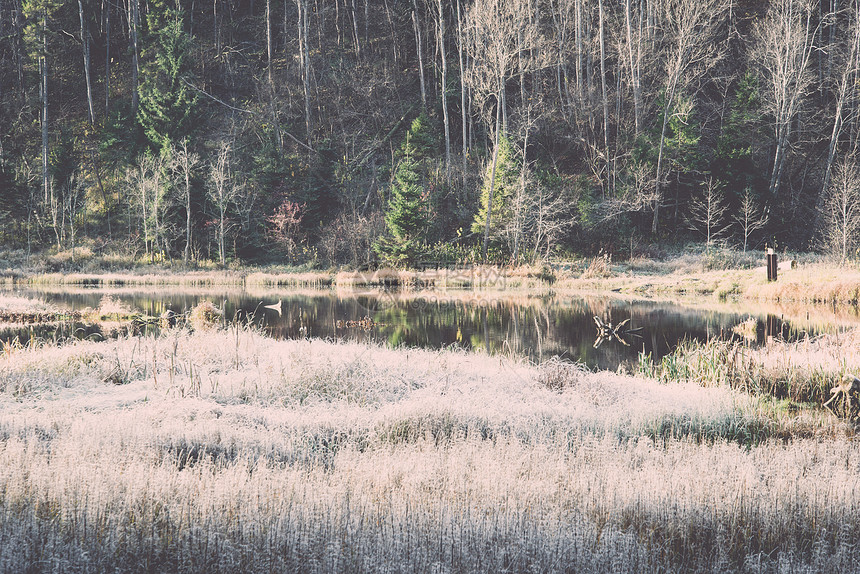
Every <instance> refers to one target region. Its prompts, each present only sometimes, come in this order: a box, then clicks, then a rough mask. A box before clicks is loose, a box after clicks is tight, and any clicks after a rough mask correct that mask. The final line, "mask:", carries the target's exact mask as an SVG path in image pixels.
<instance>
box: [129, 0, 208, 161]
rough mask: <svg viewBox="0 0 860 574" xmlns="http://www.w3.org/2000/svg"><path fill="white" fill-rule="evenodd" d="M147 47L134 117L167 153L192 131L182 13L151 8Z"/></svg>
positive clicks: (192, 102) (188, 47) (191, 99)
mask: <svg viewBox="0 0 860 574" xmlns="http://www.w3.org/2000/svg"><path fill="white" fill-rule="evenodd" d="M147 22H148V24H149V29H150V38H149V42H150V47H149V49H148V50H147V51H146V55H147V56H149V57H150V58H151V60H150V61H149V62H148V64H146V67H145V68H144V69H145V73H144V74H143V81H142V83H141V85H140V107H139V109H138V113H137V118H138V122H139V123H140V125H141V127H142V128H143V132H144V134H145V135H146V137H147V139H148V140H149V142H150V143H151V144H152V146H153V147H154V148H157V149H160V150H166V149H167V148H169V146H170V145H171V144H172V143H175V142H178V141H180V140H181V139H182V138H183V137H185V136H187V135H189V134H190V133H191V132H192V131H193V129H194V122H195V120H196V119H197V113H196V112H197V109H196V108H197V101H198V96H197V94H196V93H195V92H194V91H193V90H192V89H191V88H190V87H189V86H188V84H187V83H186V78H187V77H188V76H189V75H190V73H191V38H190V37H189V36H188V34H187V33H186V32H185V30H184V29H183V27H182V13H181V12H178V11H175V10H171V9H164V11H161V10H159V9H158V7H157V6H154V7H153V9H152V12H151V13H150V14H149V17H148V19H147Z"/></svg>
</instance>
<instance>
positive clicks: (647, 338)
mask: <svg viewBox="0 0 860 574" xmlns="http://www.w3.org/2000/svg"><path fill="white" fill-rule="evenodd" d="M107 292H108V291H105V290H92V291H88V290H81V291H80V292H76V293H72V294H68V295H66V296H62V294H60V293H55V294H53V295H51V296H43V297H41V298H47V299H48V300H49V302H52V303H55V304H57V305H61V306H64V307H67V308H68V307H71V308H73V309H78V310H80V309H83V308H84V307H97V306H98V304H99V302H100V301H101V298H102V296H103V295H104V294H106V293H107ZM110 293H111V295H112V296H113V297H115V298H117V299H119V300H120V301H122V302H123V303H125V304H127V305H128V306H130V307H131V308H133V309H135V310H138V311H141V312H143V313H145V314H148V315H152V316H158V315H160V314H161V313H162V312H164V311H166V310H167V309H171V310H173V311H175V312H177V313H182V312H184V311H187V310H188V309H191V308H192V307H194V306H195V305H197V304H198V303H200V302H201V301H204V300H206V301H211V302H212V303H214V304H216V305H217V306H219V307H221V306H222V305H223V306H224V311H225V316H226V317H227V318H228V319H232V318H234V317H236V318H238V319H239V320H242V321H247V322H251V323H254V324H255V325H258V326H260V327H262V328H264V329H265V330H266V332H268V333H270V334H271V336H273V337H276V338H301V337H307V336H311V337H321V338H333V339H349V340H356V341H376V342H381V343H385V344H388V345H392V346H397V345H407V346H420V347H431V348H439V347H442V346H450V345H458V346H461V347H464V348H467V349H485V350H487V351H489V352H490V353H500V354H511V355H514V356H518V357H527V358H529V359H532V360H536V361H538V360H541V359H546V358H549V357H551V356H554V355H558V356H561V357H563V358H566V359H569V360H573V361H581V362H584V363H586V364H587V365H589V366H591V367H596V368H601V369H613V370H614V369H616V368H617V367H618V366H619V365H622V364H625V365H627V366H628V367H629V366H632V365H633V364H635V362H636V360H637V357H638V354H639V352H645V353H651V354H652V355H653V356H654V358H655V359H659V358H660V357H662V356H663V355H665V354H666V353H668V352H670V351H671V350H672V349H673V348H674V347H675V346H676V345H677V343H678V342H679V341H680V340H682V339H685V338H686V339H696V340H706V339H707V338H708V337H713V336H720V335H724V336H729V333H731V329H732V327H734V326H735V325H736V324H737V323H738V322H740V321H741V320H742V319H744V318H746V316H747V313H743V314H739V313H731V312H724V311H720V310H704V311H703V310H693V309H689V308H685V307H682V306H680V305H674V304H667V303H657V302H635V303H633V302H626V301H620V300H614V299H608V298H605V297H599V296H588V297H564V296H556V297H552V298H540V297H528V296H524V295H519V296H516V297H497V298H492V296H491V295H488V294H486V293H474V292H467V291H464V292H461V293H458V292H454V293H452V296H451V298H449V299H436V298H434V296H432V295H430V296H416V295H414V294H409V293H400V292H393V291H389V292H385V293H382V294H381V296H376V297H374V296H371V295H369V294H366V293H365V294H360V295H350V296H344V294H338V293H335V292H332V291H318V292H314V291H309V290H304V291H302V292H300V293H297V292H293V291H285V290H275V291H271V292H265V291H264V292H253V293H250V294H249V293H245V292H242V291H237V290H218V289H208V290H206V291H194V290H177V291H172V290H169V289H154V290H152V291H149V292H147V291H143V290H140V289H138V290H134V291H129V292H116V291H115V290H114V291H110ZM378 295H379V294H378ZM36 296H38V294H37V295H36ZM476 297H481V298H480V299H478V298H476ZM278 299H282V307H281V308H282V315H281V316H278V314H277V312H275V311H273V310H271V309H266V308H265V305H268V304H271V303H274V302H276V301H277V300H278ZM366 316H367V317H369V318H370V319H371V320H372V323H373V324H374V327H373V328H372V329H369V330H368V329H362V328H357V327H352V328H349V327H345V326H344V325H346V324H347V322H348V321H360V320H361V319H362V318H364V317H366ZM595 316H598V317H600V318H601V319H602V320H604V321H611V322H612V323H613V324H618V323H620V322H622V321H624V320H625V319H629V323H628V324H627V326H628V327H629V328H638V327H642V328H643V330H642V332H641V335H642V337H643V338H642V339H641V340H638V339H637V340H635V341H629V342H630V343H631V344H630V347H625V346H624V345H622V344H620V343H618V342H615V341H607V342H605V343H604V344H603V345H600V346H599V348H597V349H595V348H594V337H595V323H594V320H593V317H595ZM759 320H760V325H759V327H760V328H759V333H760V335H761V336H762V339H763V338H764V335H765V332H766V331H767V329H766V326H767V325H766V317H765V315H761V317H760V318H759ZM338 322H341V327H340V328H339V327H338ZM773 322H774V321H773V319H772V320H771V323H773ZM779 324H780V327H779V329H780V331H781V332H782V331H784V330H785V329H786V327H785V326H784V325H785V324H784V322H782V321H781V318H780V322H779ZM40 328H41V331H39V333H38V334H37V335H36V336H37V337H39V338H41V339H42V340H51V339H52V338H53V337H55V336H57V335H55V334H54V331H51V329H52V328H53V329H56V327H51V326H41V327H40ZM66 329H67V330H66V331H61V332H60V336H64V337H65V336H69V335H70V333H69V331H68V328H66ZM25 331H26V329H25ZM772 331H773V327H771V330H770V332H772ZM95 332H98V328H97V327H92V328H90V330H88V331H86V332H84V333H85V334H84V336H86V335H90V334H92V333H95ZM4 337H5V335H3V334H0V338H4ZM12 337H14V334H13V335H12Z"/></svg>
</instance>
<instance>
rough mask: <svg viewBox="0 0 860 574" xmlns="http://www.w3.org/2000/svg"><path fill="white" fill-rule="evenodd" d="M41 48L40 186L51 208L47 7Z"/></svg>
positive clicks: (46, 203) (43, 15) (44, 11)
mask: <svg viewBox="0 0 860 574" xmlns="http://www.w3.org/2000/svg"><path fill="white" fill-rule="evenodd" d="M41 33H42V37H41V40H42V46H41V48H42V50H41V52H42V53H41V54H39V79H40V82H39V96H40V98H41V100H42V114H41V115H42V117H41V120H42V187H43V189H44V191H45V205H46V206H47V207H48V208H51V206H52V204H53V203H54V202H53V199H54V198H53V193H51V181H50V176H49V174H48V157H49V149H48V60H47V57H48V36H47V35H48V9H47V8H44V9H43V11H42V30H41Z"/></svg>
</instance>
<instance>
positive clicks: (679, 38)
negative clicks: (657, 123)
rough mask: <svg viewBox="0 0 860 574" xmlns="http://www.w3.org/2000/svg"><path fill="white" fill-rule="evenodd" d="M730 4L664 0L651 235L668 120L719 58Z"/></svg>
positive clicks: (709, 0)
mask: <svg viewBox="0 0 860 574" xmlns="http://www.w3.org/2000/svg"><path fill="white" fill-rule="evenodd" d="M731 5H732V2H731V0H730V1H729V2H725V1H724V0H696V1H691V0H666V2H665V5H664V10H665V30H664V34H665V36H666V40H667V41H668V46H669V47H668V51H667V54H666V66H665V70H664V72H665V84H664V85H663V86H662V90H663V92H664V103H663V120H662V127H661V129H660V143H659V145H658V149H657V176H656V178H655V185H654V189H655V193H654V195H655V199H654V219H653V221H652V223H651V231H652V232H654V233H656V232H657V224H658V221H659V214H660V203H661V202H662V195H663V190H662V183H663V177H664V174H663V154H664V151H665V145H666V136H667V128H668V127H669V120H670V119H671V117H672V114H673V113H674V112H675V107H676V104H677V100H678V98H679V97H680V96H681V95H683V94H684V92H686V91H687V90H688V88H689V87H690V86H691V85H693V82H694V81H695V80H696V79H697V77H698V75H699V74H700V73H702V72H704V71H706V70H708V69H709V68H711V67H712V66H713V65H714V64H716V63H717V62H718V61H719V60H720V59H721V58H722V50H721V46H720V44H719V43H718V42H717V41H716V36H717V35H716V32H717V30H718V28H719V26H720V25H721V24H722V23H723V21H724V19H725V16H726V14H727V12H728V9H729V7H730V6H731Z"/></svg>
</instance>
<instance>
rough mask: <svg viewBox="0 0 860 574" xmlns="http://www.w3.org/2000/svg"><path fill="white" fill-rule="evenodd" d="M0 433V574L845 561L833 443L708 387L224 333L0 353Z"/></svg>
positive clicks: (841, 430)
mask: <svg viewBox="0 0 860 574" xmlns="http://www.w3.org/2000/svg"><path fill="white" fill-rule="evenodd" d="M0 413H2V416H0V540H2V544H0V571H24V570H27V569H29V570H30V571H102V570H107V569H112V570H113V569H117V570H119V571H132V572H144V571H185V572H196V571H209V572H270V571H302V572H335V571H337V572H439V571H448V572H500V571H511V572H525V571H539V572H554V571H570V572H664V571H667V570H668V571H680V570H683V571H699V572H726V571H741V570H746V571H761V572H776V571H784V570H786V569H789V570H794V571H798V570H802V569H804V568H806V569H812V570H818V571H821V570H827V571H832V572H840V571H844V572H847V571H852V570H853V569H854V566H855V565H856V563H857V560H858V559H860V549H858V548H857V547H856V545H855V544H854V542H853V541H854V540H856V539H857V536H858V535H860V513H858V509H860V488H858V487H860V479H858V478H857V473H856V469H857V468H860V447H858V445H857V444H856V443H855V442H854V441H852V440H850V439H849V438H848V436H849V435H851V434H852V431H851V429H850V427H848V426H846V425H844V424H842V423H840V422H838V421H836V420H835V419H828V420H822V421H821V422H820V426H819V429H818V431H819V432H818V434H817V437H816V438H802V437H801V436H792V435H790V434H789V435H786V434H785V429H786V428H789V427H788V426H787V425H784V424H783V423H781V422H779V421H778V420H775V419H773V418H772V417H770V413H769V412H768V411H765V410H762V409H761V407H760V402H759V401H758V400H757V399H756V398H755V397H750V396H749V395H747V394H746V393H742V392H738V391H736V390H733V389H730V388H727V387H725V386H720V387H712V388H703V387H701V386H700V385H699V384H696V383H695V382H686V381H685V382H677V381H672V382H669V383H668V384H660V383H658V382H656V381H653V380H648V379H645V378H637V377H627V376H620V375H615V374H610V373H590V372H587V371H585V370H583V369H582V368H580V367H577V366H575V365H571V364H568V363H563V362H559V361H549V362H546V363H544V364H542V365H533V364H529V363H525V362H515V361H511V360H509V359H505V358H499V357H490V356H486V355H480V354H467V353H465V352H461V351H457V350H443V351H426V350H416V349H399V350H392V349H388V348H383V347H377V346H372V345H360V344H353V343H333V342H326V341H320V340H290V341H276V340H273V339H269V338H266V337H264V336H262V335H260V334H259V333H257V332H255V331H253V330H247V329H243V328H241V327H233V328H232V329H230V330H209V331H205V330H199V331H196V332H194V333H189V332H187V331H180V330H168V331H167V332H165V333H164V334H162V335H161V336H159V337H134V338H122V339H119V340H114V341H103V342H99V343H95V342H89V341H79V342H74V343H69V344H67V345H64V346H60V347H53V346H44V347H36V346H31V347H28V348H20V349H10V350H8V351H7V352H6V353H4V354H3V355H2V356H0ZM775 436H779V437H780V438H779V439H774V438H770V437H775ZM787 436H788V440H786V437H787ZM812 477H814V478H812Z"/></svg>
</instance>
